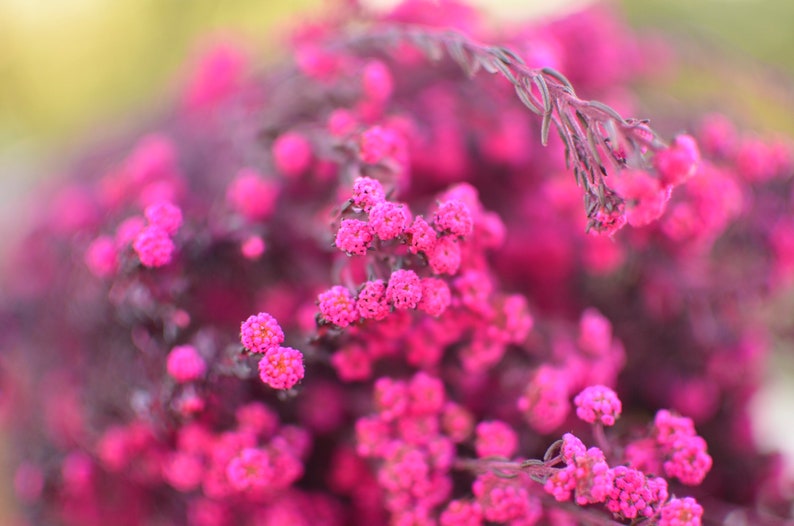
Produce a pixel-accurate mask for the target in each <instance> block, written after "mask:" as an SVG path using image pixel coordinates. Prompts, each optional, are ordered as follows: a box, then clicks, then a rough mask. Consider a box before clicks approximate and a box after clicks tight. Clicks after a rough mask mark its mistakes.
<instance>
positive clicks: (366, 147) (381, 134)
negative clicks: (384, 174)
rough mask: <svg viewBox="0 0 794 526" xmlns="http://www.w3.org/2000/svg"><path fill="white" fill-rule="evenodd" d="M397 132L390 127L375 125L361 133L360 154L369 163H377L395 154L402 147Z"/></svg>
mask: <svg viewBox="0 0 794 526" xmlns="http://www.w3.org/2000/svg"><path fill="white" fill-rule="evenodd" d="M399 143H400V140H399V138H398V136H397V134H396V133H395V132H394V131H393V130H390V129H388V128H383V127H381V126H373V127H372V128H369V129H368V130H366V131H364V133H362V134H361V138H360V139H359V148H360V151H359V156H360V157H361V160H362V161H364V162H365V163H368V164H375V163H378V162H380V161H382V160H383V159H385V158H387V157H391V156H393V155H394V154H395V153H396V152H397V151H399V149H400V144H399Z"/></svg>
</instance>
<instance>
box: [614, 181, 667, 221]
mask: <svg viewBox="0 0 794 526" xmlns="http://www.w3.org/2000/svg"><path fill="white" fill-rule="evenodd" d="M620 177H621V179H620V180H619V181H617V182H616V183H615V189H616V190H617V191H618V193H619V194H620V196H621V197H622V198H623V199H625V201H626V209H625V213H626V220H627V221H628V222H629V224H630V225H632V226H635V227H639V226H645V225H647V224H650V223H651V222H653V221H655V220H657V219H659V218H660V217H661V216H662V214H663V213H664V209H665V206H666V205H667V200H668V199H669V198H670V194H669V192H668V191H667V190H665V189H664V188H662V187H661V186H660V185H659V180H658V179H655V178H653V177H651V176H650V175H648V174H647V173H645V172H642V171H639V170H634V171H629V170H626V171H624V172H623V173H622V174H621V175H620Z"/></svg>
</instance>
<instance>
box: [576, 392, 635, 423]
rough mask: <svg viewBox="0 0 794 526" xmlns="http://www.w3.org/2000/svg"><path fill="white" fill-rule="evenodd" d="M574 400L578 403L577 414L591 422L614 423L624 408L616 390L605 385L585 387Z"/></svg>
mask: <svg viewBox="0 0 794 526" xmlns="http://www.w3.org/2000/svg"><path fill="white" fill-rule="evenodd" d="M573 402H574V404H576V416H578V417H579V418H580V419H582V420H584V421H585V422H588V423H590V424H594V423H595V422H601V423H602V424H604V425H605V426H611V425H614V424H615V420H617V419H618V418H620V413H621V411H622V409H623V406H622V404H621V403H620V399H619V398H618V395H617V394H616V393H615V391H613V390H612V389H610V388H609V387H606V386H604V385H594V386H590V387H587V388H585V389H584V390H583V391H582V392H581V393H579V394H578V395H576V398H574V400H573Z"/></svg>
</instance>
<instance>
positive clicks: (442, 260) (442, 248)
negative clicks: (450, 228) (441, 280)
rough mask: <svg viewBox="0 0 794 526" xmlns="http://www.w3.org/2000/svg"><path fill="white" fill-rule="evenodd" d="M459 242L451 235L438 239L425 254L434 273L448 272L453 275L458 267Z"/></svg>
mask: <svg viewBox="0 0 794 526" xmlns="http://www.w3.org/2000/svg"><path fill="white" fill-rule="evenodd" d="M460 257H461V256H460V244H459V243H458V240H457V239H455V238H454V237H451V236H444V237H441V238H439V239H438V241H437V242H436V243H435V245H434V246H433V247H432V249H430V253H428V254H427V259H428V262H429V263H430V268H431V269H432V270H433V272H434V273H436V274H449V275H450V276H454V275H455V274H456V273H457V272H458V269H459V268H460Z"/></svg>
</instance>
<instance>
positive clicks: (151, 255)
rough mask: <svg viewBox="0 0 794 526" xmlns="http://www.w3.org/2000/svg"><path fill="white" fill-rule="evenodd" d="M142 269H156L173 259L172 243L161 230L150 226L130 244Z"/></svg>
mask: <svg viewBox="0 0 794 526" xmlns="http://www.w3.org/2000/svg"><path fill="white" fill-rule="evenodd" d="M132 248H134V249H135V253H136V254H138V258H139V259H140V260H141V264H142V265H143V266H144V267H149V268H156V267H162V266H163V265H167V264H168V263H170V262H171V258H172V257H173V254H174V250H176V248H175V247H174V242H173V241H171V237H170V236H169V235H168V232H166V231H165V230H164V229H163V228H161V227H160V226H158V225H150V226H147V227H146V228H144V229H143V230H142V231H141V232H140V233H139V234H138V235H137V236H136V237H135V241H134V242H133V244H132Z"/></svg>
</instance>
